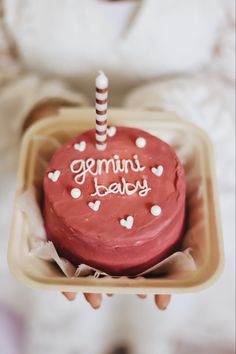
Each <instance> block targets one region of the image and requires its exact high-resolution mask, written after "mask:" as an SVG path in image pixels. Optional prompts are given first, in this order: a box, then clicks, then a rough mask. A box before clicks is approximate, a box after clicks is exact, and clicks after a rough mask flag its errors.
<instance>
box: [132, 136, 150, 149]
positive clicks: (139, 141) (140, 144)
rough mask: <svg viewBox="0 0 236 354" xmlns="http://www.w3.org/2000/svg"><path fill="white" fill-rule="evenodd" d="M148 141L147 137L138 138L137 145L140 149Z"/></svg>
mask: <svg viewBox="0 0 236 354" xmlns="http://www.w3.org/2000/svg"><path fill="white" fill-rule="evenodd" d="M146 143H147V141H146V139H144V138H141V137H140V138H137V139H136V142H135V144H136V146H137V147H138V148H140V149H142V148H144V147H145V146H146Z"/></svg>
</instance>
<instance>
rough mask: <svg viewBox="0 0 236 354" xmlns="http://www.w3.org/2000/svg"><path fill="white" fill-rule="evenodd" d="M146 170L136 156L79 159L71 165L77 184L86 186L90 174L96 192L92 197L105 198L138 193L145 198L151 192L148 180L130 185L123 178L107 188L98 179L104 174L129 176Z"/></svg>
mask: <svg viewBox="0 0 236 354" xmlns="http://www.w3.org/2000/svg"><path fill="white" fill-rule="evenodd" d="M145 168H146V167H145V166H142V165H141V163H140V161H139V158H138V155H134V156H133V158H132V159H120V157H119V156H118V155H114V156H113V158H111V159H98V160H95V159H93V158H88V159H87V160H82V159H79V160H74V161H72V163H71V165H70V169H71V172H72V173H74V174H75V177H74V180H75V182H76V183H77V184H79V185H82V184H84V182H85V180H86V177H87V175H88V174H90V175H92V176H93V177H94V188H95V191H94V193H92V194H91V196H92V197H104V196H106V195H108V194H120V195H133V194H134V193H137V194H138V195H139V196H140V197H145V196H146V195H147V194H148V192H149V191H150V190H151V188H149V186H148V181H147V180H146V179H142V180H137V181H136V182H135V183H130V182H128V181H127V180H126V178H124V177H122V178H121V180H120V181H118V182H113V183H111V184H110V185H108V186H105V185H102V184H99V181H98V178H97V177H98V176H101V175H103V174H104V173H105V174H109V173H113V174H114V175H116V174H118V173H124V174H126V175H128V174H129V173H130V172H134V173H138V172H143V171H144V170H145Z"/></svg>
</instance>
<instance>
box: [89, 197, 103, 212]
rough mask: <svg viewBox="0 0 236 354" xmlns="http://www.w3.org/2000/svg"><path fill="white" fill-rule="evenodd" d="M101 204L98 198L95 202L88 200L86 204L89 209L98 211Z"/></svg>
mask: <svg viewBox="0 0 236 354" xmlns="http://www.w3.org/2000/svg"><path fill="white" fill-rule="evenodd" d="M100 205H101V201H100V200H96V202H89V203H88V206H89V208H90V209H92V210H93V211H98V210H99V208H100Z"/></svg>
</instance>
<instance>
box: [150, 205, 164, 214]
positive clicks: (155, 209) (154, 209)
mask: <svg viewBox="0 0 236 354" xmlns="http://www.w3.org/2000/svg"><path fill="white" fill-rule="evenodd" d="M150 211H151V214H152V215H153V216H159V215H161V211H162V210H161V207H160V206H159V205H153V206H152V207H151V210H150Z"/></svg>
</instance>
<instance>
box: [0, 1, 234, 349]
mask: <svg viewBox="0 0 236 354" xmlns="http://www.w3.org/2000/svg"><path fill="white" fill-rule="evenodd" d="M98 69H103V70H104V71H105V72H106V74H107V75H108V76H109V79H110V83H111V87H110V105H113V106H123V107H132V108H145V109H152V110H155V109H156V110H168V111H174V112H176V113H177V114H178V115H179V116H180V117H181V118H183V119H186V120H190V121H192V122H194V123H195V124H197V125H199V126H200V127H202V128H203V129H204V130H206V131H207V132H208V134H209V135H210V137H211V139H212V140H213V143H214V147H215V157H216V169H217V179H218V190H219V198H220V207H221V217H222V223H223V232H224V247H225V258H226V260H225V268H224V271H223V274H222V276H221V277H220V279H219V280H218V281H217V282H216V284H214V285H213V286H212V287H210V288H209V289H206V290H204V291H202V292H200V293H194V294H187V295H186V294H185V295H175V296H174V297H173V299H172V302H171V304H170V306H169V308H168V309H167V310H166V311H165V312H161V311H159V310H158V309H157V308H156V307H155V305H154V300H153V298H152V297H151V296H150V297H148V298H147V299H146V300H141V299H139V298H137V297H135V296H114V297H112V298H108V297H106V296H104V299H103V304H102V307H101V309H99V310H98V311H94V310H93V309H91V307H90V306H89V305H88V303H86V302H85V300H84V299H83V296H82V295H81V294H79V295H78V297H77V299H76V301H75V302H73V303H70V302H68V301H66V300H65V299H64V298H63V296H62V295H61V294H57V293H48V292H43V291H34V290H31V289H28V288H25V287H24V286H23V285H21V284H20V283H18V282H17V281H15V280H14V278H13V277H12V276H11V274H10V273H9V270H8V266H7V260H6V252H7V242H8V235H9V229H10V220H11V210H12V205H13V197H14V190H15V178H16V171H17V159H18V150H19V144H20V140H21V134H22V130H23V128H24V127H26V126H27V125H29V124H30V123H31V122H33V121H36V120H38V119H41V118H43V117H47V116H48V115H50V114H51V113H54V112H55V111H56V110H57V109H58V108H59V107H60V106H63V105H69V106H75V107H76V106H83V105H93V101H94V98H93V96H94V77H95V76H96V73H97V70H98ZM234 96H235V2H234V0H178V1H176V0H142V1H141V0H120V1H118V0H116V1H115V0H114V1H108V0H86V1H82V0H59V1H58V0H50V1H48V0H41V1H37V0H0V352H1V353H3V354H43V353H47V354H189V353H192V354H199V353H201V354H213V353H214V354H233V353H234V352H235V337H234V335H235V317H234V316H235V300H234V299H235V261H234V260H235V253H234V250H235V197H234V194H235V183H234V180H235V136H234V131H235V108H234V106H235V98H234Z"/></svg>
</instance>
